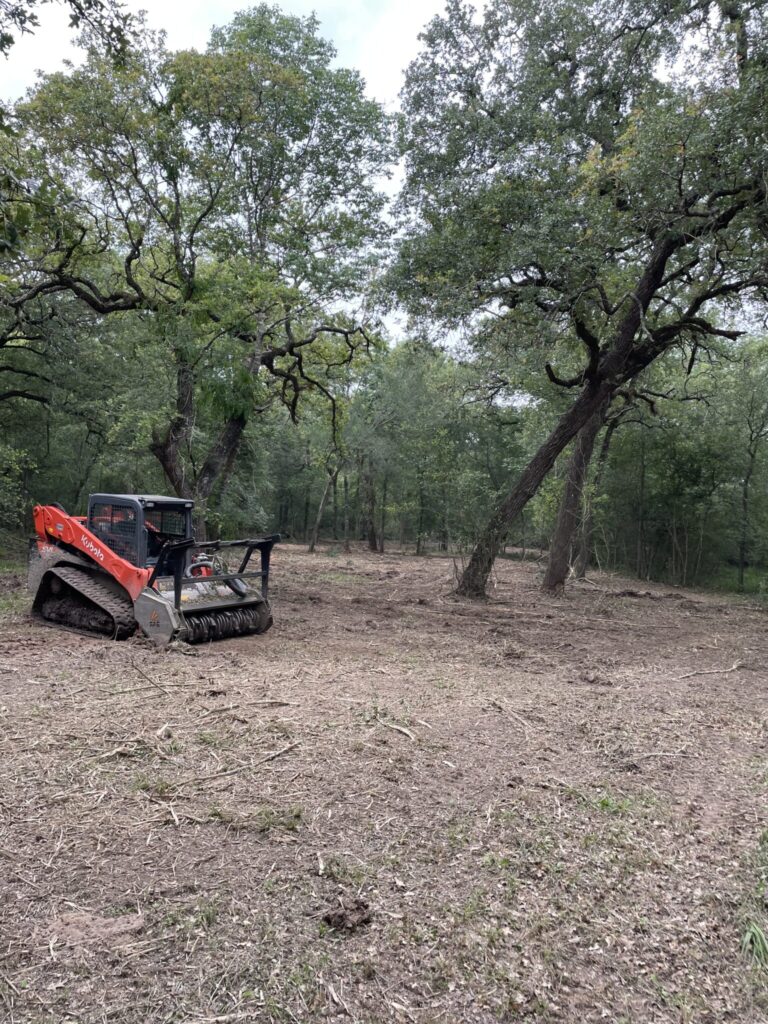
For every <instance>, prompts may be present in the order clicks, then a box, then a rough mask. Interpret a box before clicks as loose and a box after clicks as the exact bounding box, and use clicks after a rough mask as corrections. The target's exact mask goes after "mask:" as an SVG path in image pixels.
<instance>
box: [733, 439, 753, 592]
mask: <svg viewBox="0 0 768 1024" xmlns="http://www.w3.org/2000/svg"><path fill="white" fill-rule="evenodd" d="M754 469H755V452H753V451H750V452H749V462H748V463H747V471H746V473H745V474H744V480H743V481H742V484H741V523H740V529H739V582H738V587H737V589H738V591H739V593H740V594H743V593H744V570H745V569H746V567H747V552H748V550H749V485H750V483H751V481H752V473H753V472H754Z"/></svg>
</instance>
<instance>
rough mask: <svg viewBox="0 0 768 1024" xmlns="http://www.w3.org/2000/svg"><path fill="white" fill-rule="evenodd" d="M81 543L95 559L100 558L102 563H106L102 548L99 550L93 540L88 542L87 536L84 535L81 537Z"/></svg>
mask: <svg viewBox="0 0 768 1024" xmlns="http://www.w3.org/2000/svg"><path fill="white" fill-rule="evenodd" d="M80 543H81V544H82V545H83V547H84V548H85V549H86V551H90V553H91V554H92V555H93V557H94V558H98V559H99V561H100V562H103V561H104V552H103V551H102V550H101V548H97V547H96V545H95V544H94V543H93V541H92V540H88V538H87V537H86V536H85V534H82V536H81V537H80Z"/></svg>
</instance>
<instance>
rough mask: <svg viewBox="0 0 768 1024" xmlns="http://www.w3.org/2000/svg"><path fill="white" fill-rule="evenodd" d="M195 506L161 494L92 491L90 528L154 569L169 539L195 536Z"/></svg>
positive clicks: (119, 552)
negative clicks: (99, 492) (193, 518)
mask: <svg viewBox="0 0 768 1024" xmlns="http://www.w3.org/2000/svg"><path fill="white" fill-rule="evenodd" d="M193 508H194V503H193V502H191V501H185V500H183V499H181V498H169V497H165V496H163V495H158V494H92V495H91V496H90V498H89V499H88V529H89V530H90V531H91V533H94V534H96V536H97V537H101V538H102V539H103V541H104V543H105V544H106V545H107V546H108V547H110V548H111V549H112V551H114V552H115V554H116V555H119V556H120V557H121V558H124V559H125V560H126V561H127V562H130V563H131V565H135V566H139V567H141V568H152V567H154V566H155V565H156V564H157V560H158V558H159V556H160V552H161V550H162V547H163V544H164V543H165V542H166V541H179V540H189V539H191V537H192V510H193ZM162 571H163V570H162V566H161V567H160V574H162Z"/></svg>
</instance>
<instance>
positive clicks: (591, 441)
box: [542, 406, 605, 594]
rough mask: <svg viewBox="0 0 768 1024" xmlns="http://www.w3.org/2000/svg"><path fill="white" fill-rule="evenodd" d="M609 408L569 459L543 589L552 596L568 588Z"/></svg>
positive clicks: (598, 416)
mask: <svg viewBox="0 0 768 1024" xmlns="http://www.w3.org/2000/svg"><path fill="white" fill-rule="evenodd" d="M604 416H605V406H601V407H600V408H599V409H598V410H597V412H596V413H594V415H593V416H592V417H591V418H590V419H588V420H587V422H586V423H585V424H584V426H583V427H582V428H581V430H580V431H579V432H578V434H577V435H576V440H575V441H574V446H573V453H572V454H571V457H570V459H569V460H568V470H567V472H566V477H565V490H564V492H563V498H562V501H561V502H560V509H559V511H558V514H557V523H556V525H555V532H554V535H553V537H552V543H551V544H550V547H549V561H548V562H547V571H546V573H545V574H544V582H543V583H542V590H544V591H546V592H548V593H550V594H560V593H562V591H563V588H564V587H565V580H566V577H567V576H568V571H569V569H570V567H571V550H572V547H573V540H574V537H575V536H576V528H577V526H578V522H579V508H580V506H581V496H582V493H583V491H584V481H585V479H586V476H587V471H588V469H589V463H590V460H591V458H592V451H593V449H594V447H595V439H596V437H597V434H598V432H599V430H600V427H601V426H602V425H603V418H604Z"/></svg>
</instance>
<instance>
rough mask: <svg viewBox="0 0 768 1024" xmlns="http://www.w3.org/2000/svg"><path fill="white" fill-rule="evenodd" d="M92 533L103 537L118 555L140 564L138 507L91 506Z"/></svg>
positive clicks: (116, 505)
mask: <svg viewBox="0 0 768 1024" xmlns="http://www.w3.org/2000/svg"><path fill="white" fill-rule="evenodd" d="M88 525H89V528H90V530H91V533H95V534H96V536H97V537H101V538H102V540H103V541H104V543H105V544H106V545H107V546H108V547H110V548H111V549H112V550H113V551H114V552H115V554H116V555H119V556H120V557H121V558H125V559H126V560H127V561H129V562H131V563H132V564H133V565H138V562H139V551H138V539H139V537H138V530H137V523H136V509H135V508H133V507H132V506H131V505H119V504H110V505H107V504H102V503H97V504H95V505H93V506H92V507H91V516H90V521H89V524H88Z"/></svg>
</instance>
